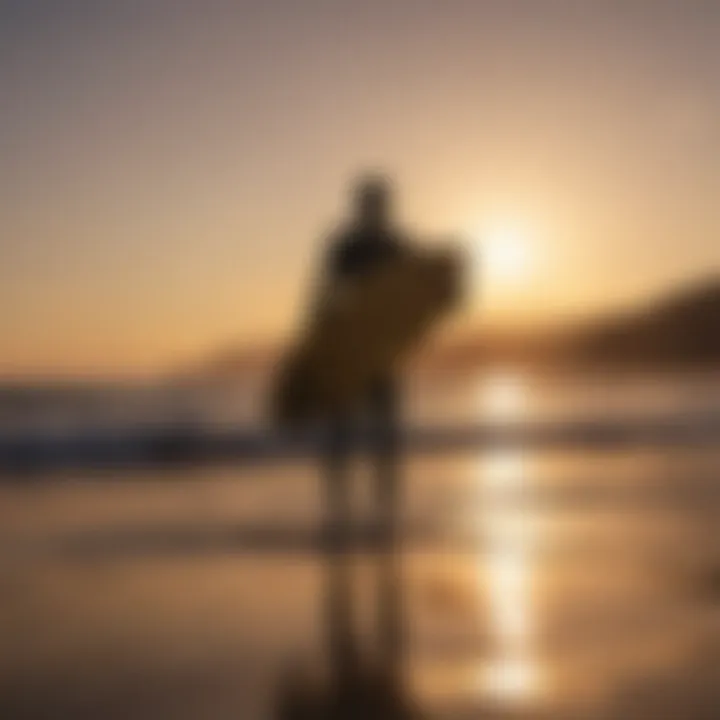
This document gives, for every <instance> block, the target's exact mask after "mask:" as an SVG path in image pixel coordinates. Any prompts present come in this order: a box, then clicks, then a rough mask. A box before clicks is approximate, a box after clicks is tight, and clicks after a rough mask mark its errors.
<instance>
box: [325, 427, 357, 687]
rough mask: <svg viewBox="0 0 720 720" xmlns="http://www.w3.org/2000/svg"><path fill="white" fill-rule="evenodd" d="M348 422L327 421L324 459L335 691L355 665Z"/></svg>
mask: <svg viewBox="0 0 720 720" xmlns="http://www.w3.org/2000/svg"><path fill="white" fill-rule="evenodd" d="M352 427H353V426H352V420H351V418H350V417H349V416H347V415H338V416H336V417H334V418H332V419H331V421H330V424H329V427H328V438H327V440H328V443H327V448H326V458H325V462H326V465H325V476H324V482H325V500H326V507H325V513H326V533H327V535H326V542H327V545H326V548H325V568H326V583H325V617H324V624H325V630H326V638H327V654H328V665H329V671H330V678H331V683H332V684H333V686H334V687H335V688H336V689H337V688H339V687H341V686H343V685H344V684H345V683H347V682H348V680H349V678H351V677H352V676H353V673H354V671H355V666H356V664H357V662H358V658H357V654H358V650H357V638H356V637H355V633H354V629H353V624H354V621H353V606H352V605H353V604H352V595H353V590H352V567H351V555H350V549H351V548H350V537H349V533H350V524H351V508H350V464H351V450H352V448H351V442H352Z"/></svg>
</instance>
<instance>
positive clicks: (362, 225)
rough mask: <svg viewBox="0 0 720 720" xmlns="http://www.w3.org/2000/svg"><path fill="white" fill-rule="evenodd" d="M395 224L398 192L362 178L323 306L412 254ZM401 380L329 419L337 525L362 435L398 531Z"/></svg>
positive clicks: (382, 509)
mask: <svg viewBox="0 0 720 720" xmlns="http://www.w3.org/2000/svg"><path fill="white" fill-rule="evenodd" d="M407 248H408V245H407V242H406V240H405V238H404V236H403V234H402V233H401V232H400V230H399V229H398V228H397V227H396V225H395V220H394V213H393V193H392V187H391V185H390V183H389V181H388V180H386V179H385V178H383V177H380V176H372V177H365V178H362V179H361V180H360V181H359V182H358V183H357V184H356V186H355V187H354V189H353V193H352V216H351V218H350V220H349V222H348V223H347V225H346V226H345V227H343V228H342V229H341V230H339V231H338V232H337V233H336V234H335V235H333V236H332V237H331V239H330V243H329V247H328V250H327V255H326V258H325V262H324V266H323V272H322V279H321V297H320V300H319V303H318V305H319V307H320V309H322V306H323V305H324V304H327V303H332V302H333V301H334V299H335V298H339V297H340V296H341V295H342V293H343V290H344V289H345V288H346V287H347V286H348V285H350V284H352V283H353V282H356V281H357V280H359V279H361V278H363V277H364V276H367V275H368V274H372V273H373V272H375V271H377V270H378V269H379V268H381V267H382V266H383V265H384V264H386V263H388V262H390V261H392V260H394V259H396V258H397V257H399V256H401V255H402V254H403V253H405V252H407ZM398 420H399V418H398V383H397V379H396V378H395V377H394V376H393V374H392V373H391V372H388V373H386V374H384V375H381V376H379V377H377V378H375V379H374V380H373V382H372V383H371V384H370V386H369V387H368V388H367V393H366V395H365V397H364V398H362V401H361V402H360V403H358V406H357V407H355V408H353V409H352V410H351V411H348V412H344V413H339V414H336V415H335V416H334V417H332V418H330V419H329V426H330V427H329V430H330V433H329V435H330V436H329V442H328V448H327V468H326V484H327V497H328V506H329V509H330V514H331V518H332V519H333V523H334V525H335V529H336V530H337V529H338V528H339V529H340V531H341V530H342V528H346V527H347V526H348V525H349V522H350V509H349V486H350V478H349V472H348V471H349V461H350V456H351V453H352V450H353V446H354V444H355V442H356V440H357V438H358V436H359V433H361V432H363V431H364V432H365V433H366V434H367V435H368V436H369V437H370V438H371V440H372V442H371V447H370V450H371V459H372V460H373V464H374V467H375V484H376V487H375V493H376V500H377V506H378V511H379V513H380V517H381V519H382V521H383V522H382V524H381V527H382V528H383V532H384V534H389V533H391V532H392V531H393V529H394V528H395V525H396V519H397V511H398V507H397V506H398V500H399V498H398V494H399V487H398V486H399V478H398V457H397V454H398Z"/></svg>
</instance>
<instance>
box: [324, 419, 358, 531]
mask: <svg viewBox="0 0 720 720" xmlns="http://www.w3.org/2000/svg"><path fill="white" fill-rule="evenodd" d="M351 435H352V423H351V419H350V417H349V416H347V415H342V414H338V415H337V416H335V417H333V418H332V419H331V420H330V423H329V426H328V437H327V446H326V456H325V469H324V483H325V513H326V527H327V529H328V530H329V531H330V534H331V537H332V538H333V542H341V541H342V538H343V537H344V536H345V535H346V534H347V531H348V529H349V526H350V519H351V518H350V514H351V513H350V460H351Z"/></svg>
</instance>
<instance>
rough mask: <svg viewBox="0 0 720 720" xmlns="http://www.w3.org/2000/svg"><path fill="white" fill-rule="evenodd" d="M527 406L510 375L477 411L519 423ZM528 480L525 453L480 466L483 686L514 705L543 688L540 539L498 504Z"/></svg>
mask: <svg viewBox="0 0 720 720" xmlns="http://www.w3.org/2000/svg"><path fill="white" fill-rule="evenodd" d="M527 405H528V392H527V387H526V386H525V384H524V382H523V378H522V377H520V376H517V375H514V374H509V373H506V374H496V375H492V376H489V377H486V378H484V379H483V381H482V384H481V386H480V388H479V394H478V406H479V411H480V413H481V415H482V417H483V418H484V419H485V420H487V421H488V422H493V423H504V422H514V421H516V420H520V419H522V416H523V414H524V413H526V412H527ZM528 481H529V473H528V467H527V457H526V456H525V455H524V453H523V452H522V451H521V450H516V449H500V450H495V451H491V452H490V453H489V454H487V455H486V456H484V457H482V458H481V459H480V461H479V464H478V472H477V482H478V492H479V496H480V497H479V499H480V507H481V510H480V522H481V529H482V532H483V535H484V538H485V541H486V543H487V552H486V555H485V556H484V557H483V559H482V561H481V563H480V564H479V566H478V582H479V585H480V587H479V590H480V593H481V594H482V595H483V596H484V597H486V598H487V608H488V612H489V623H488V624H489V633H490V641H491V642H490V648H491V649H490V654H489V657H487V658H486V659H485V661H484V664H483V667H482V668H481V670H480V673H479V680H478V682H479V689H480V690H481V692H483V693H485V694H487V695H489V696H490V697H492V698H493V699H495V700H498V701H500V702H503V703H508V704H509V703H517V702H526V701H529V700H530V699H532V698H535V697H536V696H537V695H538V694H539V692H540V691H541V687H542V682H541V677H540V667H539V662H538V659H537V657H536V654H535V651H534V647H533V644H534V643H533V640H534V637H533V636H534V631H535V622H534V621H535V618H534V607H533V580H534V578H533V569H534V568H533V548H534V545H535V540H536V538H534V536H533V533H532V531H531V528H530V525H529V523H528V522H527V518H526V517H524V515H523V512H522V510H521V509H518V508H514V507H513V506H512V505H508V504H507V503H498V502H497V500H498V492H502V493H503V494H504V493H506V492H509V493H510V494H512V495H513V496H516V497H517V495H518V494H519V493H520V492H521V491H522V488H523V487H524V486H525V485H526V483H527V482H528Z"/></svg>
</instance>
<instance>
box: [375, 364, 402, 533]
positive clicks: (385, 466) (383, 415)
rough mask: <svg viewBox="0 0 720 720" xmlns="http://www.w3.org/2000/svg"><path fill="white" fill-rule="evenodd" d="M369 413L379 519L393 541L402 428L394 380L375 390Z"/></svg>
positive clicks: (398, 499)
mask: <svg viewBox="0 0 720 720" xmlns="http://www.w3.org/2000/svg"><path fill="white" fill-rule="evenodd" d="M370 411H371V418H372V428H373V429H372V433H373V436H374V437H373V443H372V455H373V458H372V459H373V462H374V464H375V499H376V507H377V517H378V520H379V526H380V528H381V531H382V533H383V537H385V538H387V540H388V541H389V542H394V541H395V534H396V532H397V529H398V527H397V526H398V522H399V512H400V507H399V505H400V447H399V444H400V428H399V417H398V393H397V388H396V384H395V382H394V380H393V379H392V378H387V379H383V380H382V381H381V382H379V383H378V384H377V386H376V387H375V388H374V390H373V393H372V396H371V408H370Z"/></svg>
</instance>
